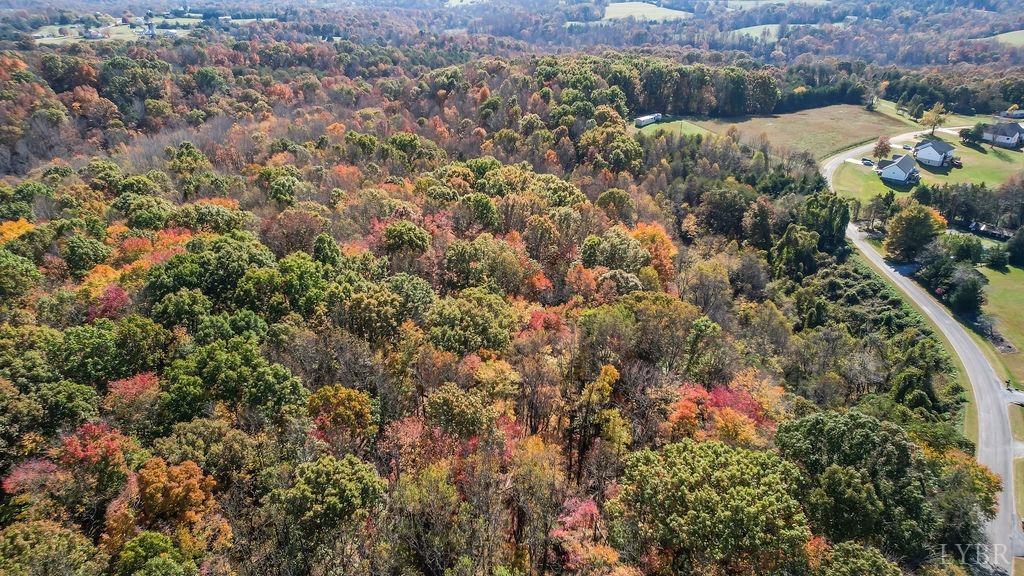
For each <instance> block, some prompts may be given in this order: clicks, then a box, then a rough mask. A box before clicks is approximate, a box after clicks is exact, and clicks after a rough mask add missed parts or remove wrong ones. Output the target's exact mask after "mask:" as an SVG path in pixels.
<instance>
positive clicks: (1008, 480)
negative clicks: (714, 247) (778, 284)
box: [821, 127, 1024, 574]
mask: <svg viewBox="0 0 1024 576" xmlns="http://www.w3.org/2000/svg"><path fill="white" fill-rule="evenodd" d="M957 129H959V127H957V128H949V130H953V131H956V130H957ZM928 132H929V130H923V131H918V132H907V133H905V134H900V135H898V136H893V137H892V138H891V140H892V141H893V142H896V141H902V140H910V139H913V138H914V137H917V136H920V135H922V134H927V133H928ZM872 148H874V143H869V144H865V145H863V146H859V147H857V148H853V149H851V150H847V151H846V152H841V153H839V154H837V155H835V156H832V157H831V158H827V159H826V160H824V161H823V162H822V164H821V172H822V174H823V175H824V177H825V179H826V180H827V181H828V184H829V186H832V177H833V175H834V174H835V171H836V169H837V168H839V166H841V165H842V164H843V162H845V161H846V160H848V159H851V158H859V157H860V156H862V155H864V153H865V152H869V151H870V150H871V149H872ZM846 236H847V238H849V240H850V241H851V242H852V243H853V245H854V246H855V247H856V248H857V249H858V250H860V252H861V253H862V254H864V256H865V257H866V258H867V259H868V260H870V261H871V263H872V264H874V265H875V267H877V268H878V269H879V270H881V271H882V273H884V274H885V276H886V277H887V278H888V279H889V280H890V281H891V282H892V284H893V285H895V286H896V287H897V288H899V289H900V290H901V291H903V293H904V294H906V295H907V296H908V297H909V298H910V299H911V300H913V301H914V303H915V304H917V305H918V307H920V309H921V310H923V311H924V313H925V315H926V316H928V318H929V319H931V320H932V322H934V324H935V325H936V326H937V327H938V329H939V330H941V331H942V334H943V335H944V336H945V337H946V339H947V340H948V341H949V342H950V344H951V345H952V347H953V350H952V351H953V353H955V354H956V355H957V356H959V357H960V361H961V362H962V363H963V366H964V369H965V371H966V372H967V377H968V378H969V379H970V382H971V387H972V388H973V390H974V398H975V406H976V407H977V410H978V447H977V458H978V461H979V462H981V463H982V464H984V465H985V466H988V467H989V469H991V470H992V471H993V472H995V473H996V474H998V475H999V477H1000V478H1002V480H1003V491H1002V492H1001V493H1000V495H999V512H998V514H997V515H996V517H995V518H993V519H992V521H991V522H990V523H989V525H988V526H987V529H986V533H987V536H988V538H989V545H990V546H989V547H988V548H986V549H984V551H985V558H983V559H985V560H987V564H988V565H989V566H990V567H991V568H992V569H994V570H995V571H996V572H997V573H999V572H1003V573H1006V574H1009V573H1011V571H1012V562H1013V556H1021V555H1024V534H1022V532H1021V528H1020V520H1019V519H1018V517H1017V513H1016V508H1015V507H1014V491H1013V458H1014V453H1015V452H1016V445H1015V442H1014V439H1013V434H1012V433H1011V431H1010V421H1009V417H1008V412H1007V409H1008V406H1009V405H1010V403H1011V402H1012V401H1013V400H1022V399H1024V394H1021V393H1016V392H1008V391H1007V390H1006V389H1005V388H1004V386H1003V384H1002V382H1001V381H1000V380H999V378H998V377H997V376H996V372H995V370H994V369H993V368H992V365H991V364H989V362H988V359H987V358H986V357H985V354H984V353H983V352H982V350H981V348H979V346H978V344H976V343H975V341H974V339H973V338H971V335H970V334H969V333H968V332H967V329H966V328H965V327H964V326H962V325H961V324H960V323H959V322H957V321H956V319H955V318H953V316H952V315H951V314H950V313H949V311H948V310H947V309H946V307H945V306H943V305H942V304H940V303H939V302H938V301H936V300H935V299H934V298H932V297H931V296H930V295H929V294H928V293H927V292H926V291H925V290H924V289H923V288H922V287H921V286H920V285H918V284H917V283H916V282H914V281H913V280H911V279H910V278H908V277H907V276H905V275H904V274H902V273H900V272H899V271H897V270H896V269H894V268H893V267H892V266H890V265H889V264H888V263H887V262H886V261H885V259H884V258H883V257H882V255H881V254H879V252H878V250H876V249H875V248H874V246H872V245H871V244H870V243H868V242H867V241H866V239H865V237H864V235H863V233H862V232H861V231H860V230H859V229H858V228H857V227H856V226H855V225H853V224H850V226H848V227H847V229H846ZM968 544H977V543H968V542H965V543H964V545H968Z"/></svg>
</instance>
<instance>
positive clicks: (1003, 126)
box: [985, 122, 1024, 138]
mask: <svg viewBox="0 0 1024 576" xmlns="http://www.w3.org/2000/svg"><path fill="white" fill-rule="evenodd" d="M985 132H988V133H989V134H995V135H996V136H1009V137H1011V138H1012V137H1013V135H1014V134H1022V135H1024V129H1022V128H1021V127H1020V124H1018V123H1016V122H1000V123H999V124H996V125H992V124H987V125H985Z"/></svg>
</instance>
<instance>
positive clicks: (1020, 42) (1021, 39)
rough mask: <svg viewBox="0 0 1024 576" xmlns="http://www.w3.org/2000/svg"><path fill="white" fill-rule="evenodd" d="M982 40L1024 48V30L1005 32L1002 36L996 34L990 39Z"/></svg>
mask: <svg viewBox="0 0 1024 576" xmlns="http://www.w3.org/2000/svg"><path fill="white" fill-rule="evenodd" d="M982 40H995V41H996V42H1000V43H1002V44H1009V45H1010V46H1024V30H1014V31H1013V32H1004V33H1002V34H996V35H995V36H989V37H988V38H982Z"/></svg>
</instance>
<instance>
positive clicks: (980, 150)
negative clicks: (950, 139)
mask: <svg viewBox="0 0 1024 576" xmlns="http://www.w3.org/2000/svg"><path fill="white" fill-rule="evenodd" d="M960 143H961V144H963V146H964V148H970V149H971V150H974V151H975V152H977V153H978V154H988V150H986V149H985V147H984V146H982V145H981V144H978V143H977V142H960Z"/></svg>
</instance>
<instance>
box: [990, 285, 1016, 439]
mask: <svg viewBox="0 0 1024 576" xmlns="http://www.w3.org/2000/svg"><path fill="white" fill-rule="evenodd" d="M980 270H981V272H982V274H984V275H985V277H986V278H988V286H987V287H986V289H985V293H986V295H987V297H988V302H987V303H986V304H985V312H986V313H988V314H991V315H992V316H993V317H994V318H995V319H996V326H997V327H998V329H999V332H1001V333H1002V334H1003V336H1005V337H1006V338H1007V339H1008V340H1009V341H1010V342H1013V345H1014V346H1016V347H1017V350H1018V352H1017V353H1016V354H1000V353H998V352H994V354H995V356H996V357H997V359H998V360H999V361H1000V362H1002V364H1003V365H1004V366H1005V368H1006V369H1007V370H1008V371H1009V373H1010V375H1011V378H1012V379H1013V380H1014V383H1015V384H1016V385H1017V387H1018V388H1019V387H1020V386H1021V385H1022V384H1024V314H1021V312H1022V311H1024V270H1022V269H1020V268H1016V267H1013V266H1011V267H1010V268H1009V270H1008V271H1006V272H999V271H996V270H992V269H991V268H987V267H982V268H980ZM1022 430H1024V429H1022ZM1021 439H1022V440H1024V433H1022V436H1021Z"/></svg>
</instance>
